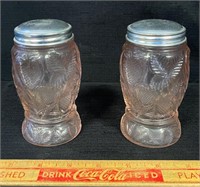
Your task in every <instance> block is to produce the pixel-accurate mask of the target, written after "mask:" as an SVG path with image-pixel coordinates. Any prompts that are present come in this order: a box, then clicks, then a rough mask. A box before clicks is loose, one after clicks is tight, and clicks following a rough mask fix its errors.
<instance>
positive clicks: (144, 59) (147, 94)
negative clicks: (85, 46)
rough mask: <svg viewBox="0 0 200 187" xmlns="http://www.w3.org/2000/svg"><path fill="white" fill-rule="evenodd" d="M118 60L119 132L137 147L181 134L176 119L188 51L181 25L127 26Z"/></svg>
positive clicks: (173, 139)
mask: <svg viewBox="0 0 200 187" xmlns="http://www.w3.org/2000/svg"><path fill="white" fill-rule="evenodd" d="M126 39H127V41H126V43H125V44H124V46H123V50H122V54H121V59H120V80H121V87H122V92H123V96H124V101H125V104H126V110H125V114H124V115H123V117H122V119H121V131H122V133H123V135H124V136H125V137H126V138H127V139H128V140H129V141H131V142H132V143H135V144H138V145H140V146H143V147H149V148H161V147H167V146H170V145H172V144H174V143H175V142H177V141H178V139H179V138H180V136H181V124H180V121H179V119H178V107H179V106H180V104H181V102H182V99H183V97H184V94H185V91H186V89H187V85H188V79H189V54H190V50H189V48H188V46H187V43H186V37H185V28H184V27H183V26H181V25H180V24H178V23H176V22H172V21H168V20H158V19H149V20H142V21H138V22H135V23H133V24H131V25H129V26H128V31H127V35H126Z"/></svg>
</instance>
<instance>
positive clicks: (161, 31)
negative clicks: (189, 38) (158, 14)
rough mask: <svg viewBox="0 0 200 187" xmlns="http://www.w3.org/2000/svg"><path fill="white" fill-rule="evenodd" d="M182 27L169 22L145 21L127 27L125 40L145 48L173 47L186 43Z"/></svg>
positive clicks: (184, 30)
mask: <svg viewBox="0 0 200 187" xmlns="http://www.w3.org/2000/svg"><path fill="white" fill-rule="evenodd" d="M185 32H186V29H185V27H184V26H182V25H180V24H178V23H176V22H174V21H169V20H162V19H147V20H141V21H137V22H135V23H132V24H130V25H129V26H128V27H127V35H126V39H127V40H128V41H129V42H132V43H135V44H139V45H145V46H174V45H179V44H182V43H184V42H185V41H186V37H185Z"/></svg>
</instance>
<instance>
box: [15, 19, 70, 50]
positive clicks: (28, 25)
mask: <svg viewBox="0 0 200 187" xmlns="http://www.w3.org/2000/svg"><path fill="white" fill-rule="evenodd" d="M14 33H15V37H14V42H16V43H17V44H20V45H25V46H50V45H56V44H61V43H64V42H66V41H67V40H69V39H71V38H72V37H73V33H72V26H71V25H70V24H69V23H66V22H64V21H61V20H57V19H37V20H31V21H27V22H25V23H22V24H20V25H19V26H17V27H16V28H15V29H14Z"/></svg>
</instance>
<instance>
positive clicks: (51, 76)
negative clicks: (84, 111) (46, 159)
mask: <svg viewBox="0 0 200 187" xmlns="http://www.w3.org/2000/svg"><path fill="white" fill-rule="evenodd" d="M71 30H72V27H71V25H70V24H68V23H65V22H64V21H60V20H55V19H42V20H40V19H39V20H32V21H28V22H25V23H22V24H21V25H19V26H18V27H16V28H15V30H14V31H15V37H14V46H13V48H12V72H13V79H14V83H15V86H16V90H17V93H18V96H19V98H20V100H21V103H22V105H23V108H24V111H25V113H24V115H25V119H24V121H23V124H22V134H23V136H24V138H25V139H26V140H27V141H28V142H30V143H32V144H34V145H38V146H47V147H49V146H56V145H60V144H64V143H66V142H68V141H70V140H72V139H73V138H75V137H76V136H77V135H78V134H79V132H80V130H81V120H80V117H79V114H78V112H77V110H76V105H75V99H76V98H77V95H78V91H79V87H80V79H81V62H80V54H79V50H78V47H77V46H76V44H75V42H74V37H73V33H72V31H71Z"/></svg>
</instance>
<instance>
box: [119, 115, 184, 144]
mask: <svg viewBox="0 0 200 187" xmlns="http://www.w3.org/2000/svg"><path fill="white" fill-rule="evenodd" d="M121 132H122V134H123V135H124V136H125V137H126V138H127V139H128V140H129V141H131V142H132V143H134V144H137V145H140V146H143V147H149V148H162V147H167V146H170V145H172V144H174V143H176V142H177V141H178V140H179V138H180V136H181V125H180V121H179V119H178V117H177V116H175V117H172V118H170V119H166V120H156V121H150V120H149V121H146V120H145V121H144V120H142V119H136V118H133V117H132V116H131V115H130V114H127V113H126V114H124V116H123V117H122V119H121Z"/></svg>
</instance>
